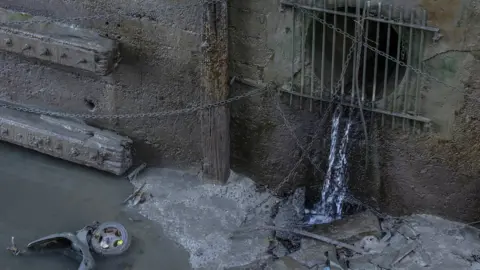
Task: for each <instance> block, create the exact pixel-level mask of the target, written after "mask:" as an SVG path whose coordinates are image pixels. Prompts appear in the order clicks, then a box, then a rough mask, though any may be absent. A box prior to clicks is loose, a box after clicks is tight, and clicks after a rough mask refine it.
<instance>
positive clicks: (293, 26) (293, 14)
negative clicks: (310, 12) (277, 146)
mask: <svg viewBox="0 0 480 270" xmlns="http://www.w3.org/2000/svg"><path fill="white" fill-rule="evenodd" d="M295 14H296V12H295V7H293V10H292V83H291V84H292V89H293V86H294V84H295V32H296V31H295V27H296V22H295ZM292 103H293V95H290V106H292Z"/></svg>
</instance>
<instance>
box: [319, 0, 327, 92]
mask: <svg viewBox="0 0 480 270" xmlns="http://www.w3.org/2000/svg"><path fill="white" fill-rule="evenodd" d="M323 5H324V6H325V1H324V2H323ZM323 21H324V22H326V13H325V12H324V13H323ZM326 32H327V26H326V25H325V23H322V64H321V68H320V72H321V74H320V83H321V84H322V85H321V86H320V96H321V97H323V88H324V86H325V39H326V34H327V33H326Z"/></svg>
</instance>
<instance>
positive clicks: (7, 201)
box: [0, 143, 191, 270]
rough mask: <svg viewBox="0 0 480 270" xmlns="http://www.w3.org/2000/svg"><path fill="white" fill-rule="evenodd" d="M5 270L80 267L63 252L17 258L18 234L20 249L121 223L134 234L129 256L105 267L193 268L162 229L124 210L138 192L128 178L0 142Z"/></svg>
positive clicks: (0, 263) (1, 260)
mask: <svg viewBox="0 0 480 270" xmlns="http://www.w3.org/2000/svg"><path fill="white" fill-rule="evenodd" d="M0 152H1V153H2V154H1V155H0V175H1V178H0V209H1V210H0V212H1V218H0V247H1V252H0V268H1V269H5V270H8V269H16V270H22V269H24V270H28V269H39V270H42V269H45V270H47V269H48V270H50V269H52V270H53V269H77V267H78V264H77V263H76V262H74V261H72V260H70V259H69V258H66V257H64V256H62V255H60V254H58V255H57V254H44V255H38V256H25V257H23V256H21V257H15V256H13V255H11V254H10V253H9V252H8V251H6V250H4V247H7V246H8V245H9V244H10V238H11V237H12V236H15V239H16V243H17V245H18V246H19V247H21V246H22V245H25V244H27V243H28V242H29V241H32V240H34V239H36V238H38V237H42V236H45V235H48V234H51V233H55V232H61V231H74V230H77V229H80V228H82V227H83V226H85V225H87V224H90V223H91V222H92V221H94V220H98V221H100V222H101V221H118V222H121V223H122V224H124V225H125V226H126V228H127V230H128V231H129V233H130V234H131V235H132V245H131V247H130V249H129V251H128V253H126V254H125V255H124V256H120V257H114V258H97V259H98V261H97V262H98V264H97V266H98V268H99V269H112V270H120V269H122V270H123V269H132V270H133V269H138V270H148V269H152V267H153V268H155V267H162V266H164V265H168V269H172V270H173V269H175V270H188V269H191V268H190V264H189V262H188V253H187V252H186V251H185V250H184V249H182V248H181V247H180V246H178V245H177V244H175V242H173V241H172V240H170V239H169V238H168V237H167V236H166V235H165V234H164V232H163V230H162V229H161V227H160V226H159V225H158V224H155V223H154V222H150V221H148V220H146V219H144V218H142V216H141V215H139V214H138V213H136V212H135V211H133V210H129V209H125V208H123V207H122V206H121V203H122V201H123V200H124V199H125V198H126V197H127V196H128V195H129V194H130V193H131V192H132V187H131V184H130V183H129V182H128V181H127V180H126V179H124V178H120V177H114V176H112V175H109V174H106V173H101V172H99V171H96V170H93V169H87V168H85V167H82V166H80V165H75V164H72V163H69V162H65V161H61V160H58V159H54V158H51V157H48V156H46V155H42V154H39V153H36V152H33V151H28V150H25V149H23V148H21V147H17V146H13V145H7V144H4V143H0Z"/></svg>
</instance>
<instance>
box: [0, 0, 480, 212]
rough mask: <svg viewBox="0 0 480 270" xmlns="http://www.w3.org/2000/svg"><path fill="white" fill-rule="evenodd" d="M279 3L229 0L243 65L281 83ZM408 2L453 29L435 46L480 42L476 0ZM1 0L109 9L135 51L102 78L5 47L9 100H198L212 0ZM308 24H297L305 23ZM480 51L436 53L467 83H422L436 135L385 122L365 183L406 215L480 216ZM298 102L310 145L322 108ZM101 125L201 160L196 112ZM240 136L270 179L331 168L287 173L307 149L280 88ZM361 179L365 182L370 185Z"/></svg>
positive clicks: (101, 24) (299, 179) (238, 112)
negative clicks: (374, 176)
mask: <svg viewBox="0 0 480 270" xmlns="http://www.w3.org/2000/svg"><path fill="white" fill-rule="evenodd" d="M279 2H280V1H279V0H243V1H230V30H231V32H230V33H231V41H230V42H231V44H230V46H231V54H230V56H231V72H232V75H236V76H240V77H245V78H249V79H253V80H256V81H259V82H264V83H266V82H270V81H273V82H275V83H277V84H279V85H282V84H285V83H286V82H288V80H289V78H290V76H291V75H290V74H291V56H292V52H291V49H292V38H293V36H292V33H293V31H292V30H293V29H292V28H291V20H292V13H291V12H290V10H289V9H285V10H281V6H280V3H279ZM398 2H402V3H404V4H406V5H408V6H409V7H424V8H426V9H427V10H428V13H429V18H430V22H429V23H430V24H431V25H435V26H438V27H440V29H441V30H442V31H441V32H442V34H443V37H442V38H441V39H440V40H439V41H438V42H437V43H436V44H434V45H430V47H429V50H428V52H429V53H430V54H432V55H433V54H435V53H437V52H442V51H445V50H449V49H462V50H463V49H465V48H476V46H478V37H480V35H479V32H480V26H478V25H480V24H478V23H479V22H478V19H477V18H479V17H478V14H477V13H478V11H479V8H478V5H479V2H478V1H477V0H464V1H460V0H455V1H453V0H449V1H447V0H412V1H406V2H405V1H398ZM0 3H1V4H2V5H1V6H2V7H5V8H14V9H18V10H22V11H26V12H31V13H33V14H35V15H45V16H51V17H55V18H69V17H80V16H98V15H109V17H108V18H98V19H89V20H84V21H78V23H79V24H82V25H84V26H86V27H92V28H95V29H98V31H100V32H102V33H104V34H108V35H109V36H110V37H114V38H116V39H119V40H120V42H121V43H122V45H123V50H122V54H123V57H124V58H123V61H122V63H121V65H120V66H119V68H118V70H116V71H115V72H114V73H113V74H112V75H110V76H107V77H96V76H91V75H89V74H83V73H82V74H80V73H75V72H70V71H69V72H66V71H62V70H59V69H58V68H53V67H49V66H45V65H43V64H39V63H35V62H32V61H27V60H25V59H21V58H19V57H18V56H15V55H9V54H1V57H2V67H1V73H0V74H1V75H0V76H1V80H0V87H2V89H7V91H6V94H5V96H4V97H2V98H7V99H12V100H15V101H22V102H26V103H32V104H37V105H42V106H47V107H49V108H59V109H64V110H68V111H72V112H88V108H87V106H85V102H84V100H85V99H89V100H92V101H93V102H94V103H95V105H96V108H97V109H96V112H98V113H130V112H131V113H134V112H144V111H154V110H171V109H179V108H183V107H186V106H191V105H196V104H198V100H199V94H200V93H199V60H200V58H199V57H200V30H201V29H200V26H201V23H200V22H201V11H202V6H201V1H191V0H189V1H186V0H185V1H169V0H162V1H153V0H143V1H123V0H109V1H105V0H96V1H86V0H80V1H68V2H67V1H65V0H15V1H13V0H1V1H0ZM297 27H301V26H300V24H297ZM299 29H300V28H298V29H295V30H296V31H295V32H296V33H299V32H300V31H299ZM295 40H296V41H297V42H298V40H299V39H295ZM298 47H299V46H297V48H298ZM426 57H428V55H427V56H426ZM476 57H477V56H476V55H475V53H463V52H456V53H455V52H454V53H446V54H442V55H440V56H438V57H434V59H433V60H430V61H428V63H427V65H428V69H429V70H430V72H431V73H432V75H434V76H436V77H439V78H441V79H444V80H446V82H447V83H449V84H452V85H456V86H458V87H459V89H460V91H454V90H452V89H450V88H448V87H445V86H443V85H441V84H438V83H434V82H428V83H427V85H426V88H425V91H423V93H422V97H423V98H422V101H423V108H425V110H424V112H423V113H424V115H425V116H426V117H429V118H431V119H433V121H434V122H435V124H436V125H435V132H434V133H432V134H426V135H408V134H406V133H403V132H399V133H393V132H387V131H384V132H382V134H383V136H381V137H382V138H380V140H379V150H378V151H379V155H380V158H379V162H380V165H381V167H380V171H379V172H380V176H381V177H379V180H378V181H377V182H376V183H375V184H371V182H372V181H370V180H369V179H368V181H367V180H365V181H366V183H369V184H368V185H370V186H371V185H376V186H377V187H378V189H376V192H374V193H373V194H370V196H372V197H374V198H375V199H376V200H377V202H381V204H382V205H383V206H384V207H383V208H384V210H385V211H388V212H391V213H395V214H399V213H407V212H415V211H423V212H424V211H427V212H433V213H436V214H440V215H445V216H448V217H453V218H458V219H464V220H472V219H475V218H476V217H478V215H479V214H480V210H479V209H480V208H478V207H477V203H478V202H479V200H478V199H477V197H478V196H476V191H477V186H478V185H477V181H478V180H476V179H480V177H479V176H480V175H479V174H480V171H479V170H478V169H476V168H477V167H476V161H477V160H479V158H480V156H479V153H480V152H478V151H477V150H476V144H475V140H474V138H476V137H477V133H478V131H477V128H476V127H477V126H478V123H477V121H478V120H477V119H480V115H479V114H478V110H477V109H476V106H475V102H477V101H478V98H480V97H478V98H477V92H478V90H477V89H478V87H479V86H480V85H479V84H480V82H478V80H477V79H475V78H474V76H472V74H474V72H475V71H476V70H478V69H479V67H480V66H479V65H478V64H477V62H476ZM19 74H21V75H20V76H19ZM465 86H467V87H465ZM247 90H249V88H248V87H246V86H244V85H241V84H235V85H234V86H233V87H232V95H236V94H241V93H243V92H245V91H247ZM2 92H3V91H2ZM284 104H287V102H284ZM299 106H300V103H299V102H298V101H295V102H294V104H293V106H292V107H289V106H286V105H280V107H281V108H282V109H283V110H284V111H285V117H286V119H287V120H288V121H289V122H291V123H292V125H293V127H294V132H295V133H296V135H297V136H298V138H299V140H300V142H301V143H305V142H307V141H308V140H309V139H310V138H311V136H312V134H313V131H314V130H315V127H318V126H319V125H320V124H321V123H320V122H321V120H320V118H322V117H323V115H322V114H321V113H320V112H319V110H318V108H317V107H314V110H313V111H314V112H313V113H311V112H309V111H308V110H306V109H299ZM315 106H318V104H315ZM327 119H328V117H327ZM95 124H97V125H101V126H104V127H108V128H112V129H115V130H118V131H119V132H121V133H123V134H126V135H128V136H131V137H132V138H133V139H134V140H135V141H136V143H137V154H138V155H139V156H140V158H142V159H144V160H146V161H148V162H150V163H157V164H165V165H169V164H177V165H179V164H180V165H182V164H183V165H191V164H197V163H199V162H200V158H201V147H200V144H199V126H198V118H197V115H186V116H185V115H182V116H179V117H177V116H173V117H166V118H152V119H129V120H118V121H96V122H95ZM322 132H325V130H323V131H322ZM321 138H325V136H321ZM323 144H324V140H320V141H319V142H318V143H315V145H314V147H313V148H312V150H311V153H314V154H316V156H322V155H323V156H326V155H327V152H326V149H325V147H324V145H323ZM232 146H233V147H232V149H233V151H234V152H233V153H232V155H233V161H234V162H233V166H234V167H235V169H237V170H240V171H242V172H246V173H247V174H249V175H251V176H253V177H254V179H256V180H257V182H259V183H261V184H265V185H268V186H270V187H275V186H277V184H278V183H281V182H286V184H285V185H284V187H285V189H282V190H287V188H288V187H291V186H294V185H302V184H305V183H306V182H308V181H310V180H311V179H312V178H315V177H317V178H318V177H321V176H319V175H314V174H313V169H312V168H311V165H309V162H307V161H304V162H301V163H300V164H299V166H297V169H296V170H295V173H293V174H292V175H293V176H292V177H291V178H289V180H288V181H284V178H285V176H287V175H288V174H289V172H290V170H291V168H292V167H293V166H294V164H295V163H296V161H297V160H298V158H299V157H300V155H301V154H302V153H301V151H300V149H299V148H298V147H297V146H296V140H295V139H294V138H293V137H292V134H291V133H290V131H289V130H288V129H286V128H285V125H284V120H283V119H282V116H281V114H280V113H279V111H278V108H277V106H276V103H275V102H274V98H272V97H271V96H266V95H264V96H259V97H255V98H253V99H250V100H241V101H239V102H236V103H234V104H232ZM451 155H454V156H455V158H451ZM315 162H320V161H319V160H316V161H315ZM353 183H355V184H354V185H356V186H357V188H358V186H359V185H360V186H361V185H362V183H360V184H359V183H356V182H355V181H353ZM479 184H480V183H479ZM459 208H460V210H459Z"/></svg>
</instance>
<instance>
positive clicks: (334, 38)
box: [330, 0, 337, 102]
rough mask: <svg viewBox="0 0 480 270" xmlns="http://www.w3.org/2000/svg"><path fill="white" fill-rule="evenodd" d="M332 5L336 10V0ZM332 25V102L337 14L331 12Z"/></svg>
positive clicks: (332, 94) (331, 97)
mask: <svg viewBox="0 0 480 270" xmlns="http://www.w3.org/2000/svg"><path fill="white" fill-rule="evenodd" d="M333 5H334V8H335V11H336V10H337V0H333ZM333 26H334V29H332V67H331V72H330V99H331V101H332V102H333V99H334V95H335V93H334V88H335V86H334V84H336V83H334V81H335V50H336V48H335V43H336V41H337V37H336V33H337V31H335V30H336V29H337V14H333Z"/></svg>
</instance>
